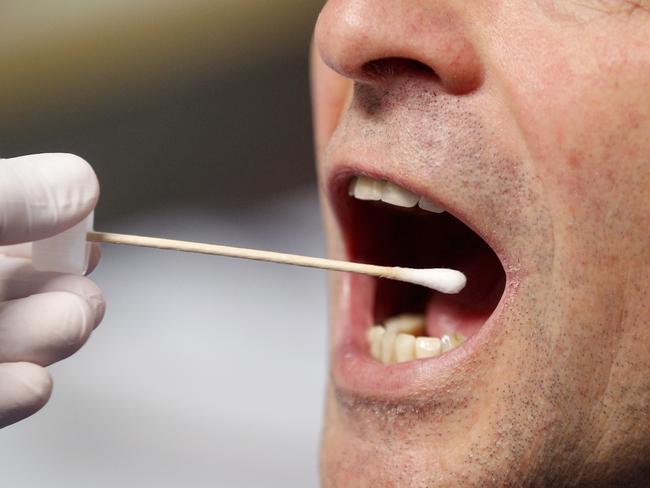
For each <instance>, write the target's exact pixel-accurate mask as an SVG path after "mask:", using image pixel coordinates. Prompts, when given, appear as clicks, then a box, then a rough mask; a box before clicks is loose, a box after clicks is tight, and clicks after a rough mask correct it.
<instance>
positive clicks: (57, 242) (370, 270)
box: [32, 214, 467, 294]
mask: <svg viewBox="0 0 650 488" xmlns="http://www.w3.org/2000/svg"><path fill="white" fill-rule="evenodd" d="M92 223H93V215H92V214H90V215H89V216H88V217H87V218H86V220H84V221H82V222H80V223H79V224H77V225H75V226H74V227H71V228H70V229H68V230H66V231H65V232H63V233H61V234H59V235H57V236H54V237H50V238H48V239H44V240H42V241H37V242H34V243H33V245H32V263H33V265H34V267H35V268H36V269H38V270H40V271H58V272H63V273H76V274H83V273H85V271H86V269H87V267H88V260H89V256H90V248H89V242H99V243H104V244H126V245H130V246H139V247H149V248H156V249H171V250H176V251H185V252H195V253H202V254H212V255H217V256H226V257H234V258H244V259H254V260H257V261H269V262H273V263H281V264H293V265H297V266H306V267H310V268H321V269H328V270H332V271H343V272H348V273H360V274H365V275H370V276H377V277H379V278H388V279H391V280H398V281H404V282H407V283H413V284H417V285H422V286H425V287H427V288H431V289H434V290H437V291H440V292H442V293H448V294H455V293H459V292H460V291H461V290H462V289H463V288H464V287H465V284H466V282H467V279H466V278H465V275H464V274H463V273H461V272H460V271H456V270H453V269H447V268H430V269H415V268H400V267H392V266H377V265H372V264H362V263H352V262H347V261H335V260H332V259H324V258H313V257H308V256H298V255H295V254H284V253H279V252H270V251H259V250H256V249H245V248H239V247H230V246H221V245H217V244H205V243H200V242H188V241H177V240H172V239H160V238H157V237H144V236H134V235H123V234H111V233H106V232H95V231H93V230H92Z"/></svg>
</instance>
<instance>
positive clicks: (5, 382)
mask: <svg viewBox="0 0 650 488" xmlns="http://www.w3.org/2000/svg"><path fill="white" fill-rule="evenodd" d="M51 394H52V378H51V377H50V375H49V373H48V372H47V371H46V370H45V368H42V367H41V366H37V365H36V364H31V363H7V364H0V428H2V427H6V426H7V425H11V424H13V423H15V422H18V421H19V420H22V419H24V418H26V417H29V416H30V415H33V414H35V413H36V412H38V411H39V410H40V409H41V408H42V407H43V406H44V405H45V404H46V403H47V401H48V400H49V399H50V395H51Z"/></svg>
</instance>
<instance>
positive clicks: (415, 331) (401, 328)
mask: <svg viewBox="0 0 650 488" xmlns="http://www.w3.org/2000/svg"><path fill="white" fill-rule="evenodd" d="M384 326H385V327H386V330H393V331H395V332H396V333H397V334H399V333H400V332H403V333H405V334H411V335H414V336H416V335H422V334H423V333H424V315H418V314H414V313H403V314H400V315H396V316H395V317H391V318H389V319H387V320H385V321H384Z"/></svg>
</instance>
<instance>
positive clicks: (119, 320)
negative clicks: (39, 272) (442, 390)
mask: <svg viewBox="0 0 650 488" xmlns="http://www.w3.org/2000/svg"><path fill="white" fill-rule="evenodd" d="M26 3H29V6H26V5H25V4H26ZM320 3H321V2H310V1H305V0H300V2H295V1H293V2H288V1H279V0H278V1H277V2H264V1H261V0H260V1H254V0H249V1H244V2H241V1H240V2H233V1H230V2H228V1H222V2H214V1H213V2H201V1H190V2H186V3H185V2H169V1H165V2H162V1H159V2H152V1H140V2H110V3H109V2H98V1H85V2H81V1H79V0H76V1H75V0H65V1H61V0H60V1H58V2H44V1H43V2H18V1H16V2H12V1H8V2H4V3H3V6H1V7H0V19H2V20H0V65H2V66H5V67H7V66H8V68H7V69H5V70H3V71H0V88H2V89H1V90H0V91H1V92H2V95H0V156H2V157H12V156H17V155H21V154H29V153H35V152H55V151H63V152H72V153H76V154H79V155H81V156H83V157H84V158H86V159H87V160H88V161H89V162H90V163H91V164H92V165H93V167H94V168H95V170H96V172H97V174H98V176H99V179H100V183H101V186H102V198H101V201H100V205H99V207H98V209H97V213H96V228H97V229H100V230H105V231H114V232H125V233H139V234H147V235H158V236H165V237H172V238H180V239H189V240H199V241H211V242H219V243H226V244H232V245H241V246H249V247H259V248H264V249H273V250H282V251H288V252H297V253H304V254H312V255H322V254H323V253H324V250H323V245H322V235H321V229H320V221H319V213H318V202H317V196H316V186H315V175H314V168H313V157H312V147H311V126H310V108H309V94H308V69H307V56H308V46H309V40H310V35H311V30H312V27H313V23H314V21H315V18H316V15H317V12H318V9H319V7H320ZM270 4H272V6H269V5H270ZM53 5H55V6H56V7H54V6H53ZM93 279H94V280H95V281H96V282H97V283H98V284H99V285H100V286H101V287H102V289H103V290H104V292H105V295H106V298H107V302H108V308H107V314H106V318H105V320H104V322H103V323H102V325H101V326H100V327H99V329H98V330H97V331H96V332H95V333H94V334H93V336H92V337H91V339H90V341H89V342H88V344H87V345H86V346H85V347H84V348H83V349H82V350H81V351H80V352H79V353H77V354H76V355H75V356H72V357H71V358H69V359H67V360H65V361H63V362H61V363H59V364H56V365H54V366H52V367H51V368H50V371H51V373H52V375H53V377H54V380H55V390H54V394H53V397H52V399H51V401H50V403H49V404H48V406H46V407H45V409H44V410H42V411H41V412H40V413H38V414H37V415H35V416H34V417H32V418H30V419H28V420H26V421H23V422H21V423H19V424H16V425H14V426H11V427H9V428H6V429H4V430H2V431H0V480H1V481H0V483H1V485H2V486H3V487H17V488H23V487H43V486H48V487H59V486H60V487H82V486H83V487H87V486H93V487H113V486H138V487H146V486H152V487H154V486H155V487H165V486H170V487H171V486H197V487H199V486H229V487H230V486H232V487H240V486H241V487H249V486H250V487H253V486H255V487H259V486H284V487H289V486H295V487H306V486H315V485H316V484H317V447H318V437H319V432H320V428H321V413H322V403H323V394H324V388H325V386H324V384H325V378H326V358H325V356H326V320H325V276H324V274H322V273H321V272H318V271H314V270H304V269H301V268H290V267H282V266H278V265H271V264H263V263H255V262H245V261H238V260H228V259H225V258H215V257H207V256H195V255H185V254H176V253H170V252H163V251H154V250H141V249H131V248H117V247H110V246H105V247H104V257H103V260H102V263H101V264H100V267H99V268H98V270H97V271H96V272H95V273H94V274H93Z"/></svg>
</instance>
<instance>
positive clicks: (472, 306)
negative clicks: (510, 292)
mask: <svg viewBox="0 0 650 488" xmlns="http://www.w3.org/2000/svg"><path fill="white" fill-rule="evenodd" d="M450 267H452V268H455V269H458V270H460V271H462V272H463V273H465V275H466V276H467V286H466V287H465V289H464V290H463V291H462V292H460V293H459V294H458V295H445V294H442V293H438V292H434V293H433V294H432V295H431V297H430V298H429V300H428V302H427V306H426V322H427V325H426V334H427V335H428V336H430V337H441V336H443V335H444V334H452V333H454V332H459V333H461V334H462V335H463V336H465V338H469V337H471V336H472V335H474V334H475V333H476V332H477V331H478V329H479V328H481V326H482V325H483V324H484V323H485V321H486V320H487V319H488V318H489V316H490V315H491V314H492V312H493V311H494V309H495V308H496V306H497V304H498V303H499V299H500V298H501V295H502V294H503V290H504V287H505V273H504V271H503V267H502V266H501V263H500V262H499V259H498V258H497V257H496V255H495V254H494V252H492V250H491V249H489V248H488V249H485V248H482V249H481V250H480V251H479V250H475V252H472V253H468V252H467V250H465V252H463V253H462V256H459V257H458V259H455V260H454V263H452V264H451V266H450Z"/></svg>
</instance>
